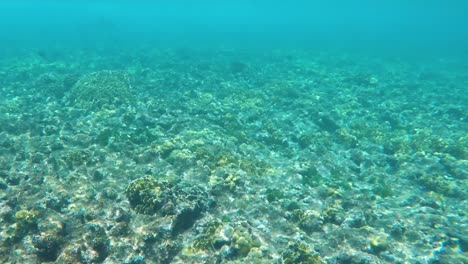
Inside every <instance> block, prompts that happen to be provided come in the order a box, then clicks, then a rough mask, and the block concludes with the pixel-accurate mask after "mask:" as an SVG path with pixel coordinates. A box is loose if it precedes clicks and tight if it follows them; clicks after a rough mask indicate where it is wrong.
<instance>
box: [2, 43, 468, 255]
mask: <svg viewBox="0 0 468 264" xmlns="http://www.w3.org/2000/svg"><path fill="white" fill-rule="evenodd" d="M467 90H468V63H467V61H466V60H463V59H451V58H430V59H429V58H416V57H415V58H411V59H410V58H406V59H405V58H395V57H393V58H384V57H376V56H369V55H366V54H358V53H356V54H353V53H345V52H341V53H339V52H324V51H311V50H309V51H307V50H296V51H284V50H275V51H274V50H271V51H264V52H258V51H257V52H249V51H239V50H238V51H236V50H229V49H224V50H212V51H206V50H195V49H194V50H185V49H158V48H148V49H141V50H132V51H128V50H127V51H122V52H116V53H106V52H100V51H92V50H71V51H67V52H65V51H60V52H58V51H57V52H51V51H31V52H26V53H24V54H21V55H18V56H11V57H5V58H4V59H2V60H0V262H1V263H47V262H49V263H127V264H137V263H337V264H338V263H340V264H341V263H343V264H344V263H468V255H467V250H468V230H467V227H468V218H467V212H468V206H467V200H466V199H467V196H468V193H467V176H468V161H467V157H468V156H467V154H468V153H467V152H468V107H467V104H468V92H467Z"/></svg>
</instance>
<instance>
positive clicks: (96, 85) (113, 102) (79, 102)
mask: <svg viewBox="0 0 468 264" xmlns="http://www.w3.org/2000/svg"><path fill="white" fill-rule="evenodd" d="M68 100H69V101H70V102H71V103H72V104H73V105H75V106H77V107H80V108H85V109H90V110H99V109H101V108H102V107H104V106H106V105H108V106H114V107H116V106H119V105H122V104H131V103H133V102H134V101H135V98H134V95H133V94H132V91H131V86H130V81H129V77H128V75H127V74H126V73H124V72H121V71H99V72H93V73H90V74H87V75H85V76H83V77H81V78H80V79H79V80H78V81H77V82H76V83H75V85H74V86H73V87H72V89H71V91H70V94H69V95H68Z"/></svg>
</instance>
